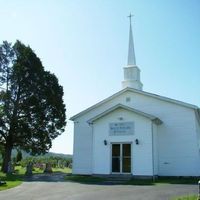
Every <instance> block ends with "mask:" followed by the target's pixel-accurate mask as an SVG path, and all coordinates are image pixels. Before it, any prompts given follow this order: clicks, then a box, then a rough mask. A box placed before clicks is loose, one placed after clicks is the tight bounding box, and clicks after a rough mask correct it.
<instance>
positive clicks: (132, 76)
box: [122, 14, 143, 90]
mask: <svg viewBox="0 0 200 200" xmlns="http://www.w3.org/2000/svg"><path fill="white" fill-rule="evenodd" d="M132 16H133V15H131V14H130V15H129V16H128V17H129V18H130V30H129V45H128V63H127V66H126V67H124V81H122V87H123V88H126V87H130V88H134V89H137V90H142V86H143V85H142V83H141V82H140V69H139V68H138V67H137V65H136V59H135V50H134V42H133V33H132V24H131V17H132Z"/></svg>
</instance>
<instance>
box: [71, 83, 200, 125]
mask: <svg viewBox="0 0 200 200" xmlns="http://www.w3.org/2000/svg"><path fill="white" fill-rule="evenodd" d="M127 91H130V92H134V93H138V94H142V95H145V96H149V97H152V98H156V99H159V100H162V101H166V102H170V103H174V104H177V105H180V106H184V107H187V108H191V109H194V110H196V113H197V115H198V118H199V119H200V109H199V107H198V106H196V105H192V104H189V103H185V102H182V101H178V100H175V99H171V98H168V97H164V96H160V95H156V94H153V93H149V92H144V91H141V90H136V89H134V88H128V87H127V88H125V89H123V90H120V91H119V92H117V93H115V94H113V95H112V96H110V97H108V98H106V99H104V100H103V101H100V102H99V103H97V104H95V105H93V106H91V107H89V108H87V109H86V110H83V111H82V112H80V113H78V114H76V115H74V116H73V117H71V118H70V120H72V121H74V120H75V119H76V118H77V117H80V116H82V115H84V114H86V113H87V112H89V111H91V110H93V109H95V108H97V107H98V106H101V105H102V104H104V103H106V102H108V101H110V100H112V99H114V98H115V97H117V96H119V95H121V94H123V93H124V92H127Z"/></svg>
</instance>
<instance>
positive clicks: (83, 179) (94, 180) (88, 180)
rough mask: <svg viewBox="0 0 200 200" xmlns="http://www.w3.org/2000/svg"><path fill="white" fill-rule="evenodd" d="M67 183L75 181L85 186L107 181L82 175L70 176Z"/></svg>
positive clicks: (67, 177)
mask: <svg viewBox="0 0 200 200" xmlns="http://www.w3.org/2000/svg"><path fill="white" fill-rule="evenodd" d="M65 180H66V181H73V182H78V183H85V184H97V183H102V182H104V181H105V178H100V177H93V176H81V175H68V176H66V177H65Z"/></svg>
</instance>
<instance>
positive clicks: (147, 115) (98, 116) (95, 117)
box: [88, 104, 162, 125]
mask: <svg viewBox="0 0 200 200" xmlns="http://www.w3.org/2000/svg"><path fill="white" fill-rule="evenodd" d="M118 108H122V109H125V110H128V111H131V112H134V113H136V114H138V115H141V116H143V117H146V118H148V119H150V120H152V121H153V122H155V123H156V124H158V125H159V124H162V121H161V120H160V119H159V118H158V117H155V116H153V115H150V114H147V113H144V112H142V111H140V110H136V109H134V108H132V107H129V106H125V105H123V104H117V105H115V106H113V107H111V108H109V109H107V110H106V111H104V112H102V113H100V114H98V115H96V116H94V117H93V118H91V119H90V120H88V123H93V122H94V121H96V120H98V119H100V118H101V117H104V116H105V115H107V114H109V113H111V112H113V111H114V110H116V109H118Z"/></svg>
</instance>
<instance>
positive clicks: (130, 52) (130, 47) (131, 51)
mask: <svg viewBox="0 0 200 200" xmlns="http://www.w3.org/2000/svg"><path fill="white" fill-rule="evenodd" d="M132 16H133V15H131V14H130V15H129V16H128V17H129V18H130V29H129V45H128V63H127V65H136V59H135V50H134V42H133V33H132V25H131V17H132Z"/></svg>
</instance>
